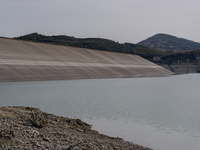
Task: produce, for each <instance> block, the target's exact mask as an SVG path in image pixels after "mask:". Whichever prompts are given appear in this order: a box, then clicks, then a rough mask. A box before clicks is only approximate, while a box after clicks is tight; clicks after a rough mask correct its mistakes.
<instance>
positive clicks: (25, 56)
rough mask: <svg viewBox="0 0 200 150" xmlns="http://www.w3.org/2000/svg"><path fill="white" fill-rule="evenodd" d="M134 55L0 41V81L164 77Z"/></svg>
mask: <svg viewBox="0 0 200 150" xmlns="http://www.w3.org/2000/svg"><path fill="white" fill-rule="evenodd" d="M171 74H172V72H170V71H168V70H166V69H164V68H162V67H160V66H158V65H156V64H154V63H151V62H150V61H148V60H146V59H143V58H141V57H140V56H137V55H129V54H121V53H114V52H105V51H98V50H89V49H84V48H75V47H69V46H58V45H50V44H42V43H35V42H26V41H19V40H13V39H5V38H0V81H37V80H63V79H64V80H66V79H87V78H122V77H123V78H128V77H149V76H151V77H152V76H168V75H171Z"/></svg>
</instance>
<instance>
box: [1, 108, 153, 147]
mask: <svg viewBox="0 0 200 150" xmlns="http://www.w3.org/2000/svg"><path fill="white" fill-rule="evenodd" d="M135 136H137V135H135ZM0 149H66V150H78V149H84V150H86V149H96V150H98V149H111V150H112V149H129V150H136V149H137V150H150V148H145V147H143V146H140V145H137V144H134V143H132V142H128V141H124V140H123V139H121V138H114V137H109V136H107V135H103V134H99V133H98V132H97V131H95V130H91V125H89V124H87V123H85V122H83V121H81V120H80V119H70V118H67V117H60V116H56V115H53V114H49V113H46V112H42V111H40V110H39V109H38V108H32V107H21V106H17V107H0Z"/></svg>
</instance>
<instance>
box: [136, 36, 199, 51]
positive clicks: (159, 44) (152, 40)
mask: <svg viewBox="0 0 200 150" xmlns="http://www.w3.org/2000/svg"><path fill="white" fill-rule="evenodd" d="M137 44H139V45H142V46H146V47H149V48H152V49H157V50H161V51H169V50H171V51H187V50H195V49H200V43H197V42H194V41H191V40H186V39H183V38H178V37H175V36H172V35H168V34H161V33H160V34H156V35H154V36H152V37H149V38H148V39H146V40H143V41H141V42H139V43H137Z"/></svg>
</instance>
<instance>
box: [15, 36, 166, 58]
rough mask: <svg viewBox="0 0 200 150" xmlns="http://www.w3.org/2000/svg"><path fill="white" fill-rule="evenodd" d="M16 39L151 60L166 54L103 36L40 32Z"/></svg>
mask: <svg viewBox="0 0 200 150" xmlns="http://www.w3.org/2000/svg"><path fill="white" fill-rule="evenodd" d="M15 39H20V40H26V41H34V42H42V43H50V44H58V45H64V46H73V47H81V48H88V49H95V50H103V51H110V52H119V53H127V54H136V55H140V56H141V57H144V58H146V59H149V60H151V59H152V58H153V57H154V56H164V55H165V54H166V53H164V52H160V51H158V50H155V49H150V48H148V47H145V46H141V45H137V44H132V43H124V44H121V43H118V42H115V41H112V40H108V39H101V38H75V37H71V36H65V35H58V36H45V35H42V34H38V33H32V34H27V35H24V36H20V37H16V38H15Z"/></svg>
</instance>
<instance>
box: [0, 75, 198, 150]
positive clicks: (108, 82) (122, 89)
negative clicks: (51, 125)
mask: <svg viewBox="0 0 200 150" xmlns="http://www.w3.org/2000/svg"><path fill="white" fill-rule="evenodd" d="M199 80H200V74H187V75H178V76H170V77H155V78H127V79H89V80H68V81H39V82H5V83H0V106H32V107H37V108H40V109H41V110H42V111H45V112H49V113H53V114H56V115H61V116H66V117H73V118H81V119H83V120H85V121H86V122H89V123H90V124H92V125H93V129H95V130H98V131H99V132H100V133H103V134H107V135H110V136H118V137H122V138H124V139H125V140H129V141H133V142H134V143H137V144H140V145H144V146H147V147H150V148H153V149H155V150H179V149H180V150H188V149H193V150H199V149H200V142H199V141H200V82H199Z"/></svg>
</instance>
